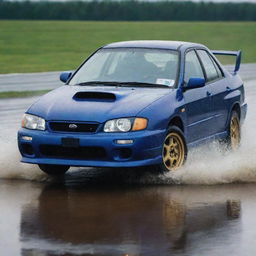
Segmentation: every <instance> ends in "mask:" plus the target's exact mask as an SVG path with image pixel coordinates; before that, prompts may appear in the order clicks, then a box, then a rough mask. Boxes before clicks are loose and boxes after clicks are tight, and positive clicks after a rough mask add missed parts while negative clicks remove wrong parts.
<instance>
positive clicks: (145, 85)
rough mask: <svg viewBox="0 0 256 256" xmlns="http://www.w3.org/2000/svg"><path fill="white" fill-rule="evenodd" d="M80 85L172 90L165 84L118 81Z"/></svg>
mask: <svg viewBox="0 0 256 256" xmlns="http://www.w3.org/2000/svg"><path fill="white" fill-rule="evenodd" d="M78 85H81V86H84V85H96V86H97V85H99V86H100V85H107V86H119V87H122V86H124V87H128V86H129V87H133V86H137V87H140V86H141V87H158V88H159V87H160V88H170V87H169V86H166V85H163V84H154V83H144V82H117V81H89V82H83V83H79V84H78Z"/></svg>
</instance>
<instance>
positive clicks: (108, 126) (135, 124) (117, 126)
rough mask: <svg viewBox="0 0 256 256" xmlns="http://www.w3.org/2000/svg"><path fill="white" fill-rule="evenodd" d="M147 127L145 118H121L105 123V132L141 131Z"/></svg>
mask: <svg viewBox="0 0 256 256" xmlns="http://www.w3.org/2000/svg"><path fill="white" fill-rule="evenodd" d="M146 127H147V119H145V118H120V119H113V120H109V121H107V122H106V123H105V125H104V132H129V131H139V130H143V129H145V128H146Z"/></svg>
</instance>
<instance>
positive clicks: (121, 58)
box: [69, 48, 179, 87]
mask: <svg viewBox="0 0 256 256" xmlns="http://www.w3.org/2000/svg"><path fill="white" fill-rule="evenodd" d="M178 59H179V58H178V52H177V51H172V50H161V49H142V48H115V49H101V50H99V51H98V52H96V53H95V54H94V55H93V56H92V57H91V58H90V59H89V60H88V61H86V62H85V63H84V64H83V66H82V67H81V68H80V69H79V70H78V72H77V73H76V74H75V76H74V77H73V78H72V79H71V80H70V82H69V84H70V85H86V83H88V84H90V82H97V83H101V82H106V85H109V84H110V82H113V83H120V84H121V83H127V84H128V83H132V82H133V83H136V85H137V86H138V85H141V86H143V84H152V85H161V86H163V85H164V86H166V87H173V86H174V84H175V81H176V77H177V70H178V62H179V61H178ZM92 84H93V83H92ZM102 85H104V83H102Z"/></svg>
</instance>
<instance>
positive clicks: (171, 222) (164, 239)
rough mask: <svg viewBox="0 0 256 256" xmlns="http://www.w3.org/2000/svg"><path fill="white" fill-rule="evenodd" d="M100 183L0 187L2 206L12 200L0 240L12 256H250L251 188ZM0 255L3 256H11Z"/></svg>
mask: <svg viewBox="0 0 256 256" xmlns="http://www.w3.org/2000/svg"><path fill="white" fill-rule="evenodd" d="M108 173H109V172H108ZM109 174H110V173H109ZM71 176H72V175H71ZM103 176H104V175H103ZM98 177H100V178H99V179H98V178H97V175H96V176H94V177H91V178H90V179H88V178H81V176H80V178H78V175H77V178H74V177H72V178H70V180H69V178H66V180H65V181H58V182H56V181H51V182H48V183H47V184H46V183H44V184H43V183H31V182H27V181H10V182H6V181H5V182H2V181H1V182H0V195H1V197H2V199H3V197H4V195H5V193H8V195H13V197H12V199H11V198H10V196H9V199H10V201H9V202H5V203H4V200H0V204H1V205H0V206H1V209H3V210H1V211H2V213H1V215H2V222H3V220H4V219H5V220H9V223H8V230H7V229H6V230H5V234H3V233H2V232H1V231H0V237H1V236H5V240H9V241H10V240H12V239H14V238H15V239H16V243H17V245H18V246H17V245H16V249H15V250H16V251H15V252H16V255H19V254H20V255H23V256H24V255H26V256H27V255H29V256H30V255H47V256H50V255H231V253H232V254H233V255H252V254H246V252H247V251H248V252H250V253H252V252H254V251H256V249H254V244H252V243H251V242H252V239H253V237H255V236H256V231H255V229H254V228H253V227H254V224H255V218H254V215H253V216H252V212H253V210H254V212H255V210H256V202H255V200H254V197H253V194H255V192H256V186H255V185H253V184H240V185H238V184H230V185H217V186H176V185H172V186H166V185H148V186H140V185H128V184H123V185H120V183H116V180H115V179H112V178H111V174H110V176H109V177H107V174H105V182H104V181H103V180H102V175H99V176H98ZM111 181H112V182H111ZM121 183H122V182H121ZM12 200H13V201H12ZM6 207H7V208H9V210H8V211H7V212H6V216H5V210H6ZM17 207H18V208H19V209H17ZM12 208H15V212H16V214H17V213H18V212H19V214H20V216H16V221H14V224H15V225H14V226H13V223H11V220H10V216H8V214H9V213H10V212H11V210H12ZM5 225H7V223H6V224H5ZM6 237H7V238H8V239H6ZM15 239H14V240H15ZM2 242H3V241H2ZM13 243H14V244H15V241H13ZM0 245H1V242H0ZM0 248H1V251H2V253H3V255H7V254H8V252H10V248H7V247H6V248H5V247H0ZM8 255H15V254H8Z"/></svg>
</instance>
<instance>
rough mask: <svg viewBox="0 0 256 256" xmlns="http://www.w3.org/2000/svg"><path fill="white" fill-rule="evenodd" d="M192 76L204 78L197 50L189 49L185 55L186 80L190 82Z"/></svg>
mask: <svg viewBox="0 0 256 256" xmlns="http://www.w3.org/2000/svg"><path fill="white" fill-rule="evenodd" d="M191 77H197V78H204V73H203V70H202V67H201V64H200V62H199V60H198V58H197V55H196V53H195V51H194V50H193V51H189V52H188V53H187V54H186V57H185V73H184V82H185V85H186V84H187V83H188V81H189V79H190V78H191Z"/></svg>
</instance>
